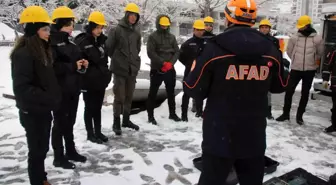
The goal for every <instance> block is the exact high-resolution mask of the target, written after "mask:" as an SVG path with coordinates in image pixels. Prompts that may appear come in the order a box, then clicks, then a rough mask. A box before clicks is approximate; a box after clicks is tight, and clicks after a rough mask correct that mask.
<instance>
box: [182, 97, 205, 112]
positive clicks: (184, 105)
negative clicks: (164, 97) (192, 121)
mask: <svg viewBox="0 0 336 185" xmlns="http://www.w3.org/2000/svg"><path fill="white" fill-rule="evenodd" d="M189 99H190V96H188V95H187V94H186V93H183V96H182V104H181V109H182V115H186V116H188V107H189ZM193 101H195V104H196V112H202V111H203V100H198V99H196V100H195V99H193Z"/></svg>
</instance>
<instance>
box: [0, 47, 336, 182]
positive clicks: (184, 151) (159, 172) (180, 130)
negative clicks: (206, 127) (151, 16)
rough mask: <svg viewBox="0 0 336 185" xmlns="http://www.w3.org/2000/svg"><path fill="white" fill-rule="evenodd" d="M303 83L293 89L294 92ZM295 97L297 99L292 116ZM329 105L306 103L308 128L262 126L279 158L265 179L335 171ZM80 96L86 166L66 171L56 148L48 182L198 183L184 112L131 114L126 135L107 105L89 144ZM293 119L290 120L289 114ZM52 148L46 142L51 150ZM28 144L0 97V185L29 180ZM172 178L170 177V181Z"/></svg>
mask: <svg viewBox="0 0 336 185" xmlns="http://www.w3.org/2000/svg"><path fill="white" fill-rule="evenodd" d="M10 50H11V48H9V47H0V58H1V59H2V60H1V62H0V66H1V67H0V94H2V93H3V92H5V91H8V90H11V76H10V61H9V59H8V55H9V52H10ZM141 58H142V65H141V68H142V69H149V66H148V65H146V63H148V62H149V60H148V57H147V54H146V48H145V47H143V48H142V51H141ZM175 67H176V70H177V73H179V74H183V70H184V68H183V66H182V65H181V64H180V63H179V62H178V63H177V64H176V66H175ZM299 89H300V86H298V89H297V90H299ZM181 97H182V94H179V95H177V97H176V107H177V114H178V115H180V114H181V109H180V107H181ZM282 103H283V95H275V96H273V104H274V107H273V108H274V111H273V114H274V115H275V116H279V115H280V114H281V107H282ZM297 104H298V96H295V97H294V102H293V110H294V111H293V113H292V118H295V117H294V116H295V110H296V107H297ZM330 107H331V104H330V103H328V102H322V101H312V100H310V102H309V104H308V107H307V113H306V114H305V116H304V119H305V120H306V121H307V123H306V125H305V126H302V127H300V126H298V125H297V124H296V123H295V122H294V121H292V123H290V122H285V123H277V122H275V121H269V123H268V128H267V145H268V148H267V155H268V156H270V157H272V158H273V159H275V160H277V161H279V162H280V166H279V167H278V170H277V171H276V172H275V173H273V174H272V175H267V176H265V180H267V179H269V178H271V177H273V176H279V175H282V174H283V173H286V172H288V171H291V170H293V169H295V168H297V167H302V168H304V169H306V170H308V171H309V172H311V173H313V174H316V175H318V176H321V177H323V178H327V177H328V176H329V175H331V174H333V173H335V172H336V170H335V164H334V161H336V151H335V149H336V137H334V136H331V135H327V134H324V133H323V132H322V129H323V128H324V127H326V126H328V125H329V124H330V123H329V118H330V110H329V109H330ZM83 110H84V107H83V101H82V100H80V105H79V109H78V115H77V122H76V125H75V131H74V135H75V142H76V146H77V149H78V151H79V152H81V153H82V154H84V155H86V156H87V157H88V162H87V163H85V164H80V163H77V164H76V165H77V169H76V170H63V169H60V168H55V167H53V165H52V160H53V151H52V149H50V151H49V153H48V157H47V159H46V170H47V172H48V178H49V179H50V181H51V183H52V184H53V185H57V184H69V185H70V184H71V185H79V184H81V185H92V184H99V185H110V184H116V185H141V184H147V185H154V184H155V185H159V184H161V185H163V184H172V185H192V184H195V183H197V181H198V178H199V175H200V172H199V171H198V170H197V169H195V168H194V166H193V164H192V159H193V158H194V157H196V156H199V155H200V152H201V148H200V145H201V141H202V120H201V119H198V118H195V117H194V115H193V113H191V112H190V113H189V119H190V121H189V122H188V123H184V122H181V123H175V122H172V121H170V120H168V107H167V103H164V104H163V105H162V106H161V107H159V108H158V109H156V110H155V115H156V118H157V121H158V122H159V126H153V125H151V124H148V123H147V113H146V112H141V113H139V114H137V115H133V116H132V120H133V121H134V122H135V123H136V124H139V126H140V127H141V129H140V131H139V132H135V131H132V130H125V129H124V130H123V136H121V137H117V136H115V135H114V133H113V132H112V129H111V127H112V121H113V117H112V115H113V114H112V107H111V106H106V107H104V108H103V110H102V115H103V118H102V122H103V123H102V124H103V126H102V127H103V129H102V130H103V133H105V134H107V136H108V137H109V142H108V143H107V144H104V145H98V144H93V143H90V142H88V141H86V131H85V127H84V120H83ZM293 120H294V119H293ZM50 148H51V147H50ZM27 152H28V150H27V144H26V138H25V132H24V129H23V128H22V126H21V125H20V123H19V119H18V110H17V108H16V107H15V102H14V101H12V100H8V99H5V98H2V97H0V184H6V185H7V184H8V185H26V184H29V183H28V174H27ZM171 180H173V181H171Z"/></svg>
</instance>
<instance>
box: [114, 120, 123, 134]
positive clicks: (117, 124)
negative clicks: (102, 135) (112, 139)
mask: <svg viewBox="0 0 336 185" xmlns="http://www.w3.org/2000/svg"><path fill="white" fill-rule="evenodd" d="M112 128H113V132H114V133H115V134H116V135H117V136H121V133H122V132H121V126H120V117H119V116H115V117H114V121H113V127H112Z"/></svg>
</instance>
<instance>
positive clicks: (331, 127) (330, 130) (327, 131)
mask: <svg viewBox="0 0 336 185" xmlns="http://www.w3.org/2000/svg"><path fill="white" fill-rule="evenodd" d="M324 132H326V133H331V132H336V128H335V127H334V126H332V125H331V126H329V127H327V128H325V129H324Z"/></svg>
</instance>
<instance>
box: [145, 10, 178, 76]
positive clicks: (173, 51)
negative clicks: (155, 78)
mask: <svg viewBox="0 0 336 185" xmlns="http://www.w3.org/2000/svg"><path fill="white" fill-rule="evenodd" d="M164 16H165V17H168V16H166V15H159V16H158V17H157V18H156V28H157V30H156V31H155V32H153V33H152V34H150V35H149V37H148V42H147V54H148V57H149V59H150V60H151V69H156V70H160V69H161V68H162V66H163V63H164V62H171V63H172V64H173V65H174V64H175V63H176V61H177V59H178V57H179V47H178V45H177V41H176V38H175V36H174V35H173V34H171V33H170V32H169V30H163V29H162V28H161V27H160V25H159V21H160V18H161V17H164Z"/></svg>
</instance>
